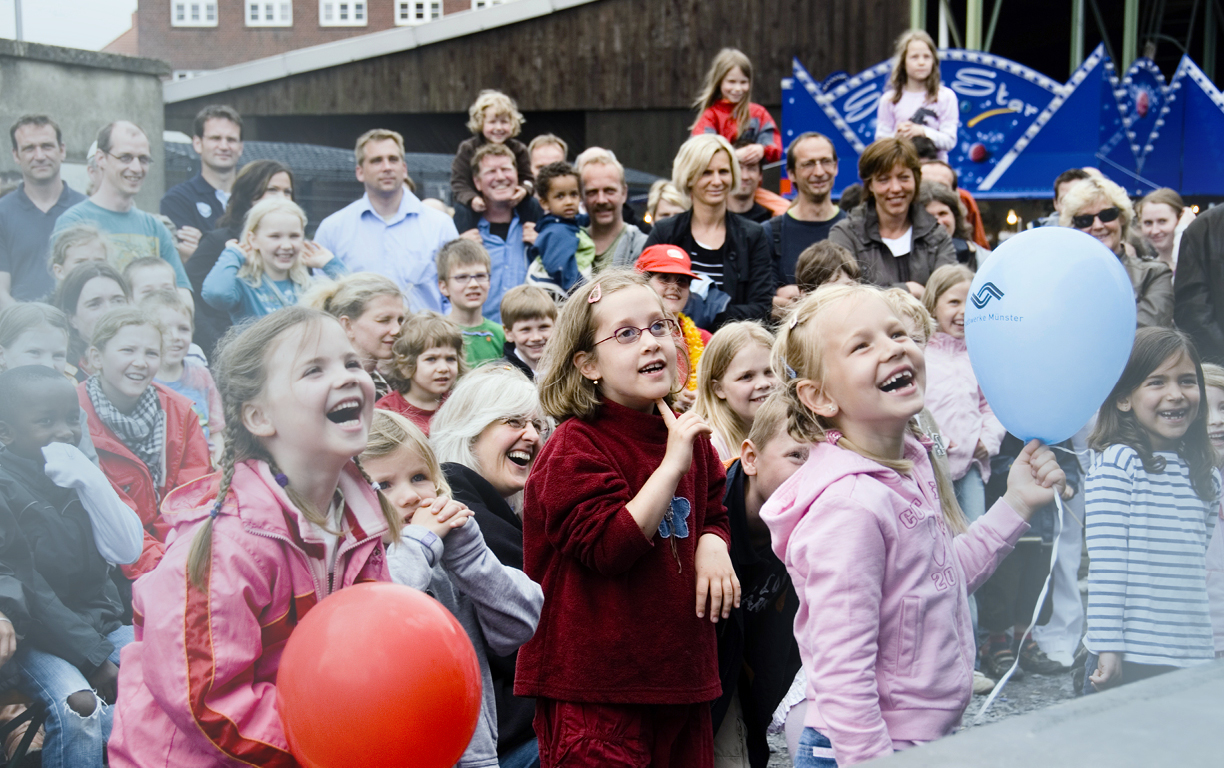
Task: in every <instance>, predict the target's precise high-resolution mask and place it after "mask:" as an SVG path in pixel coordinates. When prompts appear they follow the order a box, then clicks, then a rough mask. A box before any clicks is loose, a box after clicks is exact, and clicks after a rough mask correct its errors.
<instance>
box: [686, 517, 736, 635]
mask: <svg viewBox="0 0 1224 768" xmlns="http://www.w3.org/2000/svg"><path fill="white" fill-rule="evenodd" d="M694 562H695V563H696V566H697V618H699V619H700V618H704V617H705V615H706V614H705V610H706V603H707V602H708V603H709V606H710V622H711V623H713V624H717V623H718V618H719V616H721V617H722V618H724V619H726V618H730V616H731V609H732V608H739V605H740V582H739V578H738V577H736V575H735V568H734V567H733V566H732V565H731V555H730V553H728V552H727V542H725V541H723V540H722V537H720V536H716V535H714V534H712V533H705V534H702V536H701V538H700V539H698V540H697V553H696V555H695V557H694Z"/></svg>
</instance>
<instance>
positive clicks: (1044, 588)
mask: <svg viewBox="0 0 1224 768" xmlns="http://www.w3.org/2000/svg"><path fill="white" fill-rule="evenodd" d="M1054 501H1055V503H1057V504H1058V526H1057V530H1056V531H1055V533H1054V552H1053V554H1051V555H1050V572H1049V573H1047V574H1046V578H1045V583H1044V584H1042V585H1041V594H1040V595H1038V596H1037V606H1036V607H1035V608H1033V619H1032V621H1030V622H1029V625H1028V629H1026V630H1024V635H1022V636H1021V637H1020V641H1019V642H1018V643H1016V647H1017V648H1021V649H1022V648H1024V641H1025V640H1026V639H1028V636H1029V634H1031V633H1032V631H1033V627H1035V626H1037V620H1038V619H1039V618H1040V617H1041V608H1042V606H1044V605H1045V600H1046V595H1047V594H1048V593H1049V591H1050V582H1051V581H1052V580H1053V578H1054V567H1055V566H1056V565H1057V564H1058V540H1059V539H1060V538H1061V537H1062V532H1063V524H1062V516H1063V514H1064V513H1066V508H1065V507H1063V502H1062V495H1061V494H1059V493H1058V490H1057V489H1055V491H1054ZM1018 666H1020V654H1019V653H1017V654H1016V660H1015V661H1013V662H1012V665H1011V669H1009V670H1007V673H1006V674H1005V675H1003V677H1002V678H1000V679H999V682H998V683H997V684H996V685H995V688H994V690H993V691H991V692H990V695H989V696H988V697H986V701H984V702H983V703H982V708H981V709H979V710H978V713H977V715H975V716H974V718H973V724H974V725H980V724H981V723H982V718H984V717H986V713H987V712H988V711H990V707H991V705H992V704H994V702H995V699H997V698H998V697H999V694H1000V693H1001V692H1002V691H1003V687H1004V686H1006V685H1007V681H1009V680H1011V678H1012V674H1014V673H1015V671H1016V667H1018Z"/></svg>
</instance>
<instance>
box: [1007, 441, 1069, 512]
mask: <svg viewBox="0 0 1224 768" xmlns="http://www.w3.org/2000/svg"><path fill="white" fill-rule="evenodd" d="M1066 485H1067V476H1066V475H1065V474H1063V470H1062V467H1060V466H1058V461H1057V460H1056V459H1055V458H1054V451H1052V450H1050V449H1049V448H1048V447H1046V446H1044V445H1042V444H1041V443H1040V442H1039V441H1037V440H1030V441H1029V444H1028V445H1026V446H1024V450H1023V451H1021V452H1020V455H1019V456H1017V457H1016V461H1015V462H1014V463H1013V464H1012V467H1011V472H1009V473H1008V475H1007V493H1005V494H1004V495H1003V500H1004V501H1006V502H1007V503H1008V505H1009V506H1010V507H1011V508H1012V509H1014V510H1016V514H1018V515H1020V517H1023V518H1024V519H1025V520H1026V521H1027V520H1028V519H1029V518H1030V517H1032V516H1033V512H1035V511H1037V510H1038V509H1040V508H1041V507H1044V506H1045V505H1046V504H1049V503H1051V502H1052V501H1054V494H1055V493H1056V492H1061V491H1062V489H1063V488H1065V487H1066Z"/></svg>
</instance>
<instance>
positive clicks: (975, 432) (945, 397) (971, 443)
mask: <svg viewBox="0 0 1224 768" xmlns="http://www.w3.org/2000/svg"><path fill="white" fill-rule="evenodd" d="M926 370H927V383H926V406H927V410H929V411H930V412H931V415H932V416H934V417H935V423H937V424H938V425H939V432H940V434H942V435H943V437H944V443H945V444H947V445H948V468H949V469H950V470H951V472H952V479H953V480H960V479H961V478H962V477H964V476H965V475H966V474H967V473H968V472H969V467H971V466H972V465H974V464H977V466H978V471H980V472H981V473H982V482H983V483H985V482H987V481H989V480H990V462H989V461H978V460H977V459H975V458H973V450H974V449H975V448H976V447H977V444H978V441H979V440H981V441H982V445H984V446H986V450H987V451H989V452H990V455H991V456H994V455H995V454H997V453H998V452H999V446H1001V445H1003V436H1004V435H1006V434H1007V430H1006V429H1004V428H1003V425H1002V424H1000V423H999V420H998V419H997V418H995V415H994V411H992V410H991V409H990V404H989V403H987V402H986V396H985V395H983V394H982V388H981V387H979V386H978V382H977V377H976V376H974V375H973V366H972V365H971V364H970V363H969V348H968V347H967V346H966V345H965V340H964V339H955V338H952V337H951V336H949V335H948V334H946V333H943V332H936V333H935V335H934V336H932V337H931V340H930V342H928V344H927V348H926Z"/></svg>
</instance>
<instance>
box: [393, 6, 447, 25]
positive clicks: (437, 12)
mask: <svg viewBox="0 0 1224 768" xmlns="http://www.w3.org/2000/svg"><path fill="white" fill-rule="evenodd" d="M442 1H443V0H394V3H395V25H396V26H397V27H415V26H417V25H419V24H428V23H429V22H431V21H437V20H438V19H440V18H442V15H443V14H444V13H445V11H444V10H443V8H442ZM405 10H406V11H407V14H406V15H405Z"/></svg>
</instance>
